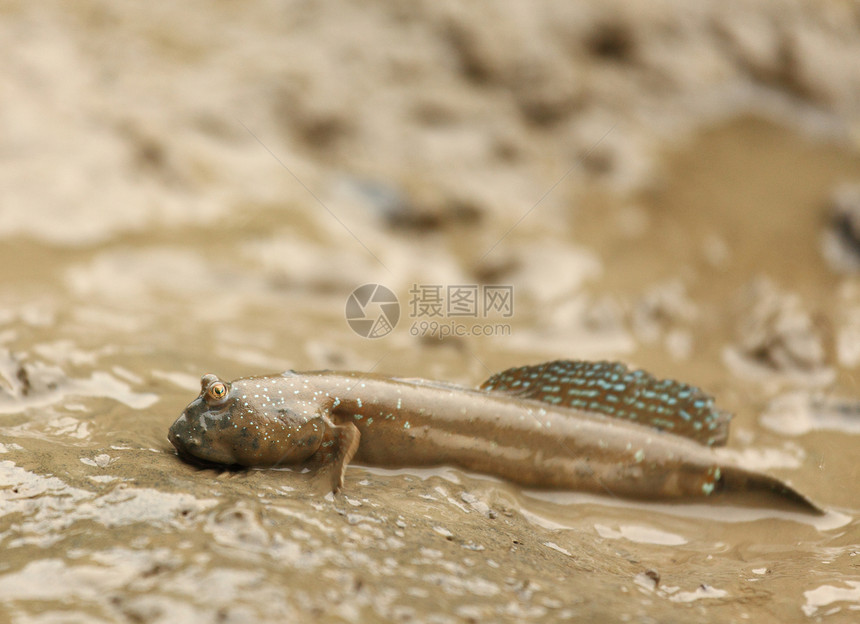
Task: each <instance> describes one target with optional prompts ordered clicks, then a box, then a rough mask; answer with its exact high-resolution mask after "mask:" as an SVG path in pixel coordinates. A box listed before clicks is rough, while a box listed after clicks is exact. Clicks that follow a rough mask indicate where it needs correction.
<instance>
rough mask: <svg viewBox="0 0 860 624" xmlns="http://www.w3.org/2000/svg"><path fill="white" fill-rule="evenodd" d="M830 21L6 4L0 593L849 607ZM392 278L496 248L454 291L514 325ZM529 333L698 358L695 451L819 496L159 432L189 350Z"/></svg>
mask: <svg viewBox="0 0 860 624" xmlns="http://www.w3.org/2000/svg"><path fill="white" fill-rule="evenodd" d="M858 22H860V16H858V14H857V11H856V8H854V7H853V6H852V5H850V4H847V3H845V4H824V3H780V4H779V5H776V4H774V3H769V2H749V1H748V2H731V3H725V5H720V6H716V5H715V6H714V7H711V8H691V7H688V6H687V4H686V3H680V2H679V3H674V2H668V3H664V4H660V5H654V6H651V7H648V8H645V7H637V8H633V7H628V6H627V5H622V4H621V3H614V2H613V3H610V4H608V5H607V4H605V3H585V4H579V5H571V4H569V3H564V2H541V3H538V4H537V5H529V7H528V8H525V6H520V5H519V4H517V3H493V4H491V5H486V6H480V7H478V6H475V7H474V8H469V7H464V6H460V5H458V4H453V3H431V2H427V3H421V2H419V3H416V4H414V5H411V7H410V8H409V9H405V8H400V9H398V8H395V7H393V6H391V5H389V4H388V3H381V2H380V3H373V2H372V3H369V4H366V5H361V6H353V5H350V4H348V3H339V2H331V3H321V4H311V5H305V4H289V3H281V2H274V1H273V2H263V1H261V2H252V3H245V4H243V5H241V6H240V5H233V4H230V3H218V4H215V5H209V4H206V5H204V4H199V5H198V4H196V3H192V4H191V5H182V6H177V7H161V8H155V7H150V6H146V5H140V6H131V5H128V6H119V5H113V4H107V3H100V2H83V3H79V4H76V5H75V7H73V8H72V7H69V6H67V5H63V4H60V3H56V4H54V3H39V4H38V5H35V4H31V3H24V2H12V3H8V4H7V5H5V6H4V7H3V8H2V9H0V49H2V50H3V52H5V54H4V58H7V59H8V63H7V67H6V69H5V70H4V72H3V75H2V76H0V93H3V102H4V103H3V106H2V110H0V129H2V133H0V137H2V138H0V186H2V188H3V189H4V193H3V200H2V205H0V622H6V621H8V622H14V623H29V622H33V623H37V622H38V623H45V622H185V621H187V622H247V621H260V622H276V621H277V622H281V621H285V620H291V621H298V622H311V621H320V620H321V619H325V621H342V622H365V621H368V622H370V621H391V622H438V623H447V622H479V621H511V622H514V621H516V622H522V621H526V622H528V621H566V620H571V621H577V620H586V621H588V620H598V621H635V622H652V621H656V622H688V621H691V620H704V621H710V622H730V621H741V620H746V619H749V620H750V621H759V620H763V619H767V618H776V619H779V620H780V621H810V622H819V621H821V622H829V621H833V622H843V621H851V620H852V617H856V615H857V613H858V612H860V611H858V610H860V567H858V566H860V546H858V545H860V469H858V462H857V456H858V448H860V424H858V423H860V395H858V384H857V370H858V365H860V274H858V272H857V267H858V266H860V260H858V259H857V257H855V256H858V252H857V241H856V226H855V220H856V209H857V207H856V198H855V196H856V188H857V184H858V183H860V144H858V136H860V135H858V128H860V106H858V99H857V93H858V92H860V66H858V59H860V36H858V35H857V32H858V29H857V24H858ZM366 283H380V284H385V285H386V286H387V287H388V288H390V289H391V290H392V291H393V292H394V293H395V294H396V295H397V297H398V299H399V301H400V304H401V319H400V322H399V324H398V326H397V327H396V328H395V329H394V330H393V331H392V332H391V333H390V334H388V335H386V336H384V337H382V338H378V339H367V338H363V337H361V336H359V335H357V334H356V333H355V332H354V331H353V330H352V329H351V328H350V326H349V325H348V324H347V322H346V319H345V318H344V311H345V306H346V302H347V299H348V297H349V294H350V293H351V292H352V291H353V289H355V288H356V287H357V286H360V285H362V284H366ZM415 284H423V285H443V286H444V285H450V284H455V285H456V284H459V285H463V284H474V285H477V286H480V285H486V284H501V285H510V286H512V288H513V294H514V306H515V307H514V311H513V314H512V316H510V317H509V318H504V319H500V318H498V317H492V318H490V319H479V320H485V321H486V322H487V323H488V324H493V325H496V324H499V323H502V322H503V323H506V324H508V325H509V331H508V332H507V333H505V334H504V335H484V336H475V335H463V336H448V337H444V339H440V336H439V335H438V333H437V334H436V335H433V334H432V333H428V332H427V331H423V330H422V326H420V324H417V323H418V322H419V321H421V320H422V319H420V318H416V317H415V316H414V314H413V311H412V309H411V306H410V305H409V302H410V289H411V288H412V287H413V285H415ZM447 320H448V321H450V320H452V319H447ZM457 320H458V322H459V321H460V320H461V319H457ZM425 329H426V328H425ZM422 331H423V334H422ZM557 358H581V359H619V360H623V361H625V362H628V363H630V364H631V365H634V366H637V367H642V368H645V369H647V370H649V371H651V372H652V373H654V374H655V375H658V376H660V377H674V378H677V379H681V380H683V381H685V382H689V383H693V384H696V385H699V386H701V387H703V388H705V389H707V390H708V391H709V392H710V393H712V394H713V395H715V396H716V398H717V403H718V405H720V406H721V407H722V408H724V409H727V410H729V411H732V412H734V413H735V418H734V420H733V423H732V429H731V437H730V440H729V444H728V447H727V448H726V450H725V451H724V452H725V453H726V454H727V456H729V457H731V458H732V459H733V460H736V461H738V462H740V463H742V464H743V465H745V466H747V467H749V468H751V469H755V470H765V471H768V472H770V473H772V474H773V475H775V476H777V477H779V478H781V479H785V480H787V481H789V482H791V484H792V485H793V486H794V487H796V488H797V489H798V490H799V491H801V492H804V493H805V494H807V495H809V496H810V497H811V498H812V499H814V500H815V501H816V503H818V504H820V505H821V506H823V507H824V508H825V509H827V511H828V513H827V514H826V515H824V516H823V517H814V516H809V515H805V514H800V513H795V512H792V511H791V510H786V509H779V508H777V507H773V506H767V505H761V504H760V501H755V500H740V499H724V500H715V501H714V502H712V503H708V504H703V503H695V504H693V503H690V504H667V503H656V502H655V503H649V502H631V501H628V500H624V499H620V498H617V497H615V496H613V495H612V492H607V493H605V495H603V496H598V495H587V494H581V493H551V494H550V493H546V492H540V491H529V490H524V489H522V488H520V487H518V486H515V485H512V484H509V483H506V482H502V481H499V480H495V479H492V478H489V477H484V476H480V475H475V474H467V473H464V472H462V471H458V470H455V469H451V468H445V467H440V468H438V469H433V470H412V469H404V470H384V469H376V468H373V469H371V468H367V467H363V466H360V465H355V466H352V467H350V468H349V470H348V471H347V473H346V483H345V489H344V492H343V493H342V494H338V495H336V496H333V495H332V494H331V493H330V492H329V491H328V489H329V488H328V476H327V475H325V474H311V473H302V472H298V471H291V470H281V469H276V470H246V471H221V470H213V469H209V468H200V467H195V466H191V465H189V464H186V463H184V462H182V461H180V460H179V459H178V458H177V457H176V455H175V452H174V450H173V448H172V447H171V445H170V444H169V442H168V441H167V437H166V435H167V429H168V427H169V426H170V424H171V423H172V422H173V421H174V420H175V418H176V417H177V416H178V415H179V414H180V413H181V411H182V410H183V408H184V407H185V406H186V405H187V404H188V403H189V402H190V401H191V400H192V399H194V397H195V396H196V395H197V393H198V392H199V387H200V386H199V383H200V382H199V379H200V376H201V375H202V374H204V373H216V374H218V375H219V376H220V377H222V378H226V379H232V378H235V377H240V376H246V375H253V374H266V373H272V372H276V371H280V370H284V369H287V368H293V369H296V370H313V369H321V368H334V369H348V370H365V371H370V370H373V371H374V372H377V373H387V374H395V375H402V376H414V377H423V378H430V379H439V380H445V381H452V382H456V383H462V384H468V385H478V384H479V383H481V381H483V380H484V379H486V378H487V377H489V376H490V375H491V374H492V373H493V372H497V371H499V370H503V369H504V368H507V367H510V366H516V365H522V364H527V363H536V362H540V361H545V360H552V359H557Z"/></svg>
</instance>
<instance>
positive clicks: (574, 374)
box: [168, 360, 820, 512]
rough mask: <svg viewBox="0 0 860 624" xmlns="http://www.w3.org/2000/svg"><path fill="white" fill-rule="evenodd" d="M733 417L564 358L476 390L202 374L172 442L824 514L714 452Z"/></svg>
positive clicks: (280, 457) (282, 458) (648, 380)
mask: <svg viewBox="0 0 860 624" xmlns="http://www.w3.org/2000/svg"><path fill="white" fill-rule="evenodd" d="M730 418H731V417H730V416H729V415H728V414H727V413H725V412H722V411H720V410H718V409H717V408H716V407H715V406H714V400H713V398H712V397H710V396H708V395H706V394H705V393H704V392H702V391H701V390H700V389H698V388H696V387H694V386H690V385H688V384H684V383H680V382H677V381H673V380H670V379H665V380H661V379H656V378H654V377H653V376H651V375H650V374H648V373H646V372H644V371H641V370H630V369H628V368H627V367H626V366H625V365H624V364H621V363H617V362H584V361H569V360H560V361H555V362H547V363H543V364H538V365H534V366H523V367H519V368H512V369H509V370H506V371H503V372H501V373H498V374H496V375H493V376H492V377H490V378H489V379H488V380H487V381H485V382H484V383H483V384H482V385H481V386H480V387H479V388H477V389H470V388H465V387H461V386H457V385H453V384H447V383H441V382H434V381H426V380H421V379H401V378H397V377H388V376H383V375H374V374H365V373H338V372H331V371H317V372H307V373H297V372H294V371H287V372H285V373H282V374H280V375H274V376H267V377H247V378H242V379H237V380H235V381H232V382H226V381H223V380H221V379H219V378H218V377H217V376H215V375H212V374H207V375H204V376H203V378H202V380H201V391H200V396H199V397H198V398H197V399H196V400H194V401H193V402H192V403H191V404H190V405H189V406H188V407H187V408H186V409H185V411H184V413H183V414H182V415H181V416H180V417H179V419H178V420H177V421H176V422H175V423H174V424H173V426H172V427H171V428H170V433H169V436H168V438H169V440H170V441H171V442H172V443H173V445H174V446H175V447H176V449H177V451H178V452H179V455H180V456H182V457H184V458H187V459H191V460H196V461H203V462H210V463H216V464H227V465H241V466H281V465H306V466H310V467H320V466H329V467H330V469H331V486H332V490H333V491H335V492H336V491H338V490H339V489H341V488H342V487H343V482H344V474H345V472H346V468H347V466H348V465H349V463H350V462H351V461H352V460H355V461H357V462H359V463H363V464H367V465H374V466H384V467H410V466H413V467H414V466H429V465H444V464H447V465H452V466H458V467H460V468H464V469H467V470H473V471H476V472H481V473H486V474H491V475H496V476H499V477H502V478H505V479H508V480H510V481H514V482H516V483H520V484H523V485H526V486H530V487H537V488H554V489H569V490H579V491H588V492H597V493H607V492H608V493H611V494H612V495H616V496H623V497H630V498H638V499H648V500H655V499H688V498H702V497H709V496H713V495H715V494H717V493H720V492H754V493H758V494H761V495H765V494H768V495H776V496H777V497H779V498H780V499H782V500H784V501H788V502H791V503H794V504H796V505H797V506H798V507H799V508H802V509H805V510H808V511H813V512H820V510H819V508H818V507H817V506H815V505H814V504H813V503H812V502H811V501H809V499H807V498H806V497H805V496H803V495H802V494H800V493H799V492H797V491H796V490H794V489H793V488H792V487H791V486H789V485H787V484H785V483H783V482H781V481H779V480H778V479H775V478H774V477H771V476H768V475H766V474H762V473H758V472H754V471H750V470H747V469H744V468H742V467H740V466H738V465H735V464H734V463H732V462H730V461H728V460H725V459H722V458H720V457H719V456H718V455H717V453H716V452H715V451H714V450H713V448H712V447H716V446H720V445H724V444H725V443H726V440H727V437H728V425H729V420H730Z"/></svg>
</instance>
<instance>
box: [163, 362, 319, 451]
mask: <svg viewBox="0 0 860 624" xmlns="http://www.w3.org/2000/svg"><path fill="white" fill-rule="evenodd" d="M258 385H259V380H255V379H254V378H247V379H237V380H236V381H233V382H227V381H224V380H223V379H220V378H219V377H218V376H217V375H213V374H206V375H203V377H202V378H201V379H200V395H199V396H198V397H197V398H196V399H195V400H194V401H192V402H191V403H190V404H189V405H188V407H186V408H185V411H183V412H182V415H181V416H180V417H179V418H177V419H176V422H174V423H173V425H171V427H170V431H169V432H168V434H167V438H168V440H170V442H171V444H173V446H174V447H176V450H177V452H178V454H179V456H180V457H182V458H183V459H185V460H190V461H192V462H196V463H204V464H225V465H240V466H275V465H278V464H296V463H299V462H302V461H304V460H306V459H307V458H309V457H310V456H311V455H313V454H314V453H315V452H316V450H317V449H318V448H319V445H320V443H321V442H322V434H323V430H324V424H323V422H322V419H321V417H319V416H316V415H313V416H310V417H309V416H308V415H303V414H300V413H299V412H298V411H297V409H292V408H291V406H290V405H288V404H287V403H286V402H283V401H280V402H275V401H273V400H272V399H269V397H267V396H264V395H262V394H261V393H260V392H259V391H254V390H253V388H255V387H256V386H258ZM292 407H296V406H292ZM305 411H307V410H305Z"/></svg>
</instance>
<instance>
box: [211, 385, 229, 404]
mask: <svg viewBox="0 0 860 624" xmlns="http://www.w3.org/2000/svg"><path fill="white" fill-rule="evenodd" d="M226 396H227V386H226V385H224V382H221V381H216V382H215V383H213V384H212V385H211V386H209V390H208V391H207V392H206V397H207V398H208V399H209V400H210V401H211V402H213V403H219V402H221V401H223V400H224V398H225V397H226Z"/></svg>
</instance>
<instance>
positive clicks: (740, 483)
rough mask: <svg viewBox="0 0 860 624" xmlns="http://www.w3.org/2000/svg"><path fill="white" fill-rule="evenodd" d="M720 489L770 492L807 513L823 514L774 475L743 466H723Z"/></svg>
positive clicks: (818, 508)
mask: <svg viewBox="0 0 860 624" xmlns="http://www.w3.org/2000/svg"><path fill="white" fill-rule="evenodd" d="M721 473H722V474H721V478H720V486H721V487H720V488H719V489H720V490H722V491H724V492H750V493H753V492H757V493H762V492H765V493H770V494H773V495H775V496H777V497H779V498H780V499H781V500H783V501H785V502H788V503H791V504H792V506H794V507H795V508H800V510H802V511H805V512H807V513H814V514H818V515H823V514H824V513H825V512H824V510H823V509H822V508H821V507H819V506H818V505H816V504H815V503H813V502H812V501H811V500H810V499H809V498H807V497H806V496H805V495H803V494H801V493H800V492H798V491H797V490H795V489H794V488H793V487H791V486H790V485H788V484H787V483H784V482H782V481H780V480H779V479H777V478H775V477H771V476H770V475H766V474H763V473H760V472H752V471H750V470H745V469H743V468H737V467H733V466H731V467H725V468H723V469H722V471H721Z"/></svg>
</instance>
